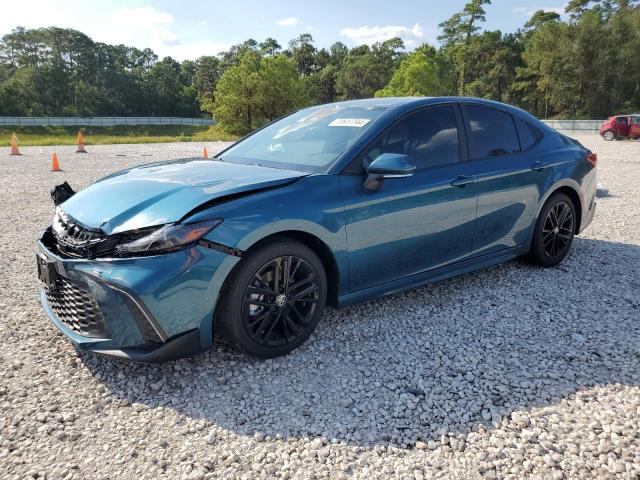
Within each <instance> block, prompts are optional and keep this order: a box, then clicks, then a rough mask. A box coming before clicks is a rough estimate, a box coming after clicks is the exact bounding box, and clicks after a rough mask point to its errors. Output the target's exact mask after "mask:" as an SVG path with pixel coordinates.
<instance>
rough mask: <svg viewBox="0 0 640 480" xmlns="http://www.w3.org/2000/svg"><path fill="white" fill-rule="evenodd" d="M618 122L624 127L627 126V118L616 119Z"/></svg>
mask: <svg viewBox="0 0 640 480" xmlns="http://www.w3.org/2000/svg"><path fill="white" fill-rule="evenodd" d="M616 122H617V123H621V124H622V125H626V124H627V117H616Z"/></svg>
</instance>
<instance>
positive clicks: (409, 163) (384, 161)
mask: <svg viewBox="0 0 640 480" xmlns="http://www.w3.org/2000/svg"><path fill="white" fill-rule="evenodd" d="M366 171H367V179H366V180H365V181H364V188H366V189H367V190H372V191H378V190H380V187H381V186H382V181H383V180H384V179H385V178H403V177H410V176H411V175H413V173H414V172H415V171H416V163H415V162H414V161H413V159H412V158H411V157H410V156H409V155H402V154H400V153H383V154H382V155H380V156H378V157H376V158H375V159H374V160H373V161H372V162H371V163H370V164H369V166H368V167H366Z"/></svg>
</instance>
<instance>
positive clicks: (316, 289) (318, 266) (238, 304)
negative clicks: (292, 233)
mask: <svg viewBox="0 0 640 480" xmlns="http://www.w3.org/2000/svg"><path fill="white" fill-rule="evenodd" d="M287 271H288V272H289V275H288V277H289V278H288V280H287V281H285V272H287ZM276 272H278V273H276ZM276 278H277V279H278V280H277V281H276ZM305 292H306V293H305ZM326 299H327V277H326V273H325V271H324V267H323V265H322V262H321V261H320V259H319V258H318V256H317V255H316V254H315V253H314V252H313V250H311V249H310V248H309V247H307V246H306V245H303V244H302V243H299V242H296V241H295V240H291V239H289V238H286V237H277V238H274V239H273V240H270V241H268V242H267V243H265V244H263V245H260V246H258V247H257V248H256V249H255V250H249V252H248V253H246V254H245V255H244V257H243V258H242V260H241V261H240V263H239V264H238V265H237V266H236V268H235V269H234V270H233V271H232V273H231V274H230V275H229V278H228V279H227V281H226V282H225V286H224V288H223V290H222V295H221V298H220V303H219V306H218V308H217V309H216V325H215V330H217V331H218V332H219V333H220V335H221V336H222V337H223V338H224V339H225V340H226V341H227V342H229V343H230V344H231V345H233V346H235V347H236V348H238V349H239V350H240V351H242V352H244V353H246V354H247V355H251V356H253V357H258V358H274V357H279V356H282V355H286V354H288V353H290V352H291V351H293V350H295V349H296V348H298V347H299V346H300V345H301V344H302V343H303V342H304V341H305V340H306V339H307V338H309V336H310V335H311V333H313V331H314V330H315V328H316V326H317V324H318V322H319V321H320V318H322V312H323V311H324V307H325V303H326Z"/></svg>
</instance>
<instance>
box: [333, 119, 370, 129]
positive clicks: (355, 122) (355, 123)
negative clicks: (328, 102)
mask: <svg viewBox="0 0 640 480" xmlns="http://www.w3.org/2000/svg"><path fill="white" fill-rule="evenodd" d="M370 120H371V119H370V118H336V119H335V120H333V121H332V122H331V123H330V124H329V126H330V127H358V128H362V127H364V126H365V125H366V124H367V123H369V121H370Z"/></svg>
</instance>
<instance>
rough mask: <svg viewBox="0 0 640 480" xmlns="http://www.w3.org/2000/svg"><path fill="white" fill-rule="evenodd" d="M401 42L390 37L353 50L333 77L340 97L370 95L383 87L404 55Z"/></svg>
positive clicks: (343, 98)
mask: <svg viewBox="0 0 640 480" xmlns="http://www.w3.org/2000/svg"><path fill="white" fill-rule="evenodd" d="M403 48H404V43H403V42H402V40H401V39H399V38H392V39H390V40H386V41H384V42H382V43H375V44H373V45H372V46H371V47H368V46H367V45H362V46H360V47H356V48H354V49H352V50H351V51H350V52H349V54H348V55H347V57H346V58H345V59H344V61H343V64H342V68H341V69H340V71H339V72H338V74H337V76H336V92H337V93H338V97H339V98H340V99H342V100H347V99H352V98H368V97H373V96H374V94H375V92H376V91H378V90H380V89H382V88H384V87H385V86H386V85H387V83H389V80H390V79H391V76H392V75H393V72H394V70H395V69H396V68H397V66H398V64H399V63H400V60H401V59H402V57H403V52H402V49H403Z"/></svg>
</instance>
